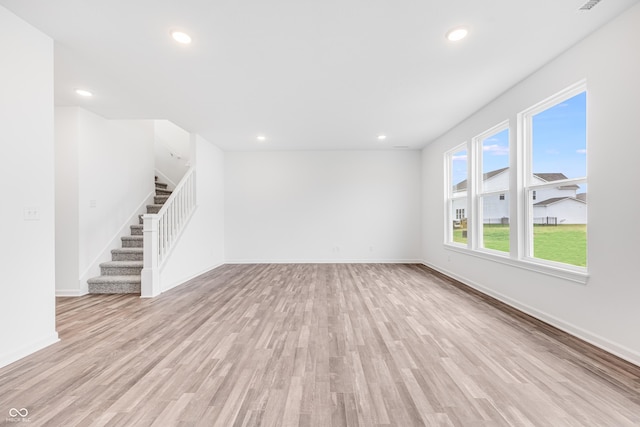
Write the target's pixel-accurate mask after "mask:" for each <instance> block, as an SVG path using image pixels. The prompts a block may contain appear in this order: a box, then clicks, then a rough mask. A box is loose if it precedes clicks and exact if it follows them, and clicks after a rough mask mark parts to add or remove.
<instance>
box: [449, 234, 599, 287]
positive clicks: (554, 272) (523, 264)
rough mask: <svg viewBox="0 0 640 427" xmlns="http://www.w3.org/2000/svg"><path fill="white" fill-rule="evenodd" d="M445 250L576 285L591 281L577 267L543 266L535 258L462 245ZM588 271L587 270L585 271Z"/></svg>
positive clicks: (452, 245) (584, 272) (450, 246)
mask: <svg viewBox="0 0 640 427" xmlns="http://www.w3.org/2000/svg"><path fill="white" fill-rule="evenodd" d="M444 247H445V249H447V250H450V251H454V252H459V253H461V254H465V255H471V256H474V257H476V258H482V259H485V260H487V261H492V262H498V263H500V264H506V265H509V266H511V267H516V268H521V269H523V270H528V271H534V272H536V273H541V274H546V275H547V276H552V277H556V278H560V279H564V280H569V281H571V282H574V283H579V284H582V285H585V284H587V282H588V281H589V274H588V273H587V272H586V271H580V270H578V268H580V267H576V269H575V270H574V269H572V268H571V266H568V267H567V268H563V267H561V266H555V265H551V264H543V263H541V262H537V260H534V259H533V258H526V259H513V258H510V257H509V255H508V254H506V253H505V255H501V254H499V253H496V252H490V251H481V250H471V249H468V248H466V247H463V246H462V245H456V244H451V243H445V244H444ZM585 270H586V269H585Z"/></svg>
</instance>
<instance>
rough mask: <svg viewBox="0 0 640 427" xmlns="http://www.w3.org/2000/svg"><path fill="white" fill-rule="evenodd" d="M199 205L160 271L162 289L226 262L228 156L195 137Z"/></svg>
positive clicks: (193, 159) (194, 156) (164, 289)
mask: <svg viewBox="0 0 640 427" xmlns="http://www.w3.org/2000/svg"><path fill="white" fill-rule="evenodd" d="M192 138H193V142H192V143H193V145H194V147H193V148H194V150H193V151H194V154H193V158H192V162H194V163H195V166H196V199H197V208H196V211H195V212H194V214H193V216H192V217H191V220H190V221H189V223H188V224H187V227H186V229H185V230H184V233H183V234H182V235H181V236H180V239H179V240H178V243H177V245H176V246H175V247H174V249H173V250H172V252H171V254H170V256H169V259H168V260H167V262H166V264H165V265H164V266H163V268H162V271H161V272H160V283H161V288H162V291H166V290H168V289H171V288H173V287H175V286H177V285H179V284H181V283H184V282H185V281H187V280H189V279H191V278H193V277H195V276H197V275H199V274H201V273H204V272H206V271H208V270H211V269H213V268H215V267H217V266H219V265H221V264H223V263H224V240H225V239H224V156H225V154H224V153H223V152H222V151H221V150H220V149H219V148H217V147H216V146H214V145H213V144H211V143H209V142H208V141H206V140H204V139H202V138H201V137H199V136H196V135H194V136H193V137H192Z"/></svg>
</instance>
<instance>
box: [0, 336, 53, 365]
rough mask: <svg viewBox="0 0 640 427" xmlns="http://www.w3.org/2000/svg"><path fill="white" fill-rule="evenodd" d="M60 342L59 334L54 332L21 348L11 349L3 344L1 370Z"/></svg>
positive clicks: (0, 355) (0, 354) (0, 358)
mask: <svg viewBox="0 0 640 427" xmlns="http://www.w3.org/2000/svg"><path fill="white" fill-rule="evenodd" d="M58 341H60V338H58V333H57V332H55V331H54V332H52V333H50V334H48V335H47V336H44V337H42V338H40V339H37V340H34V341H32V342H31V343H29V344H27V345H23V346H21V347H19V348H13V349H11V348H9V347H10V345H4V344H3V346H2V347H3V352H2V353H0V368H2V367H4V366H7V365H9V364H11V363H13V362H16V361H18V360H20V359H22V358H23V357H26V356H28V355H30V354H32V353H35V352H36V351H38V350H42V349H43V348H45V347H48V346H50V345H51V344H55V343H57V342H58ZM5 344H6V343H5Z"/></svg>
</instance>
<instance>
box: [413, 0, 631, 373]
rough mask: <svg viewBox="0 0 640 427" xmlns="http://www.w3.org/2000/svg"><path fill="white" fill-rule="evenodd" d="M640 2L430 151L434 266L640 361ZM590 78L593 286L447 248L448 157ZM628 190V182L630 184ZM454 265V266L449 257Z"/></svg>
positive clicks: (429, 249)
mask: <svg viewBox="0 0 640 427" xmlns="http://www.w3.org/2000/svg"><path fill="white" fill-rule="evenodd" d="M639 23H640V5H638V6H635V7H633V8H632V9H630V10H629V11H627V12H626V13H625V14H623V15H621V16H620V17H619V18H618V19H616V20H614V21H612V22H611V23H609V24H608V25H607V26H605V27H603V28H602V29H601V30H599V31H597V32H596V33H594V34H593V35H592V36H590V37H588V38H587V39H585V40H584V41H582V42H581V43H579V44H578V45H576V46H574V47H573V48H572V49H570V50H569V51H567V52H566V53H564V54H563V55H561V56H560V57H558V58H557V59H556V60H554V61H552V62H551V63H549V64H548V65H546V66H544V67H543V68H542V69H540V70H539V71H537V72H536V73H535V74H533V75H532V76H530V77H529V78H527V79H526V80H524V81H523V82H522V83H520V84H518V85H517V86H515V87H514V88H512V89H511V90H509V91H508V92H506V93H505V94H503V95H502V96H500V97H498V98H497V99H496V100H495V101H494V102H492V103H490V104H489V105H487V106H486V107H484V108H483V109H481V110H480V111H479V112H477V113H476V114H475V115H473V116H472V117H470V118H469V119H467V120H465V121H464V122H462V123H461V124H459V125H458V126H456V127H455V128H454V129H452V130H451V131H450V132H448V133H447V134H446V135H444V136H442V137H441V138H439V139H437V140H436V141H434V142H433V143H431V144H429V145H428V146H427V147H426V148H425V149H424V150H423V174H424V177H423V183H424V192H423V197H424V199H423V200H424V203H425V205H424V218H423V226H424V229H423V230H424V233H423V244H424V260H425V263H426V264H428V265H431V266H434V267H436V268H437V269H439V270H442V271H444V272H447V273H449V274H451V275H453V276H455V277H457V278H459V279H461V280H462V281H464V282H466V283H468V284H471V285H472V286H475V287H477V288H479V289H481V290H483V291H485V292H487V293H489V294H491V295H494V296H497V297H499V298H500V299H502V300H504V301H507V302H509V303H511V304H513V305H515V306H516V307H519V308H521V309H523V310H524V311H526V312H529V313H531V314H533V315H534V316H536V317H539V318H541V319H543V320H545V321H548V322H549V323H552V324H554V325H556V326H558V327H560V328H562V329H564V330H567V331H569V332H571V333H573V334H575V335H578V336H580V337H582V338H584V339H586V340H588V341H591V342H593V343H595V344H597V345H599V346H601V347H604V348H606V349H608V350H610V351H612V352H614V353H616V354H619V355H621V356H623V357H625V358H626V359H628V360H631V361H633V362H634V363H636V364H640V333H639V332H638V325H640V305H639V301H640V286H639V285H638V270H637V263H638V253H639V251H638V242H640V227H620V223H619V221H617V219H616V217H615V213H616V212H637V210H638V209H637V207H638V198H637V197H629V187H628V186H629V185H634V184H635V183H638V182H640V168H638V166H637V164H638V159H640V144H638V141H640V127H638V126H637V121H638V114H640V83H639V82H638V76H640V55H638V47H637V43H636V41H637V40H640V25H638V24H639ZM582 78H586V79H587V85H588V100H587V102H588V107H587V108H588V122H587V129H588V150H589V151H588V171H589V224H588V252H589V254H588V257H589V258H588V265H589V274H590V279H589V281H588V283H587V284H586V285H582V284H577V283H574V282H569V281H566V280H563V279H560V278H555V277H551V276H548V275H543V274H540V273H536V272H533V271H527V270H523V269H519V268H517V267H513V266H509V265H506V264H498V263H495V262H491V261H487V260H485V259H481V258H477V257H473V256H468V255H466V254H462V253H458V252H452V251H450V250H447V249H446V248H445V247H444V245H443V241H444V235H443V224H444V218H443V214H444V209H443V207H442V206H441V205H440V203H435V204H432V202H434V201H440V200H442V198H443V189H444V182H443V175H444V173H443V163H444V161H443V153H444V152H445V151H447V150H449V149H451V148H453V147H454V146H456V145H457V144H459V143H460V141H465V140H469V139H470V138H471V137H473V136H475V135H477V134H479V133H480V132H482V131H483V130H485V129H487V128H488V127H490V126H492V125H494V124H497V123H500V122H501V121H503V120H505V119H509V120H510V121H511V125H512V126H515V119H516V117H515V114H516V113H517V112H520V111H522V110H524V109H526V108H528V107H529V106H531V105H533V104H535V103H537V102H538V101H541V100H542V99H544V98H546V97H547V96H550V95H553V94H555V93H556V92H558V91H560V90H561V89H564V88H565V87H567V86H569V85H571V84H573V83H575V82H577V81H579V80H580V79H582ZM621 183H626V185H621ZM449 259H450V260H449Z"/></svg>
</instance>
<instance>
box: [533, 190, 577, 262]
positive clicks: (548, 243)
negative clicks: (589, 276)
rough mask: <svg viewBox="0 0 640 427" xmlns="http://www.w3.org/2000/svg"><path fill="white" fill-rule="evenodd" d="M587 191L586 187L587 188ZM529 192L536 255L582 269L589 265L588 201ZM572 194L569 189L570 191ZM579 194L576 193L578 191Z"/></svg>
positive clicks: (534, 252)
mask: <svg viewBox="0 0 640 427" xmlns="http://www.w3.org/2000/svg"><path fill="white" fill-rule="evenodd" d="M585 188H586V185H585ZM545 191H546V190H544V189H542V190H537V200H533V191H530V192H529V203H530V204H531V210H530V212H533V242H532V243H533V247H532V248H531V249H532V250H533V256H534V257H535V258H541V259H546V260H549V261H556V262H562V263H565V264H571V265H576V266H580V267H586V266H587V202H586V193H583V194H585V196H584V200H581V199H582V197H581V196H580V197H575V194H574V196H573V197H553V198H547V197H546V196H544V195H543V194H544V192H545ZM567 191H569V190H567ZM574 192H575V190H574Z"/></svg>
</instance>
